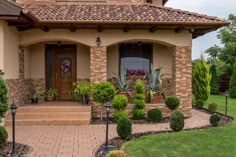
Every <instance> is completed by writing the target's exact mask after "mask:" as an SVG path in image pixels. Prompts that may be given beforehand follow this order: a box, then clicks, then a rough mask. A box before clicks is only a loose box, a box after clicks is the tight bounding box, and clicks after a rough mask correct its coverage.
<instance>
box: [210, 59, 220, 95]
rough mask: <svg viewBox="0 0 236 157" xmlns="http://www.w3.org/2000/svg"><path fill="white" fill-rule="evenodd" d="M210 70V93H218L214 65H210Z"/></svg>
mask: <svg viewBox="0 0 236 157" xmlns="http://www.w3.org/2000/svg"><path fill="white" fill-rule="evenodd" d="M210 72H211V83H210V85H211V94H219V84H218V80H217V79H218V77H217V73H216V65H214V64H213V65H211V67H210Z"/></svg>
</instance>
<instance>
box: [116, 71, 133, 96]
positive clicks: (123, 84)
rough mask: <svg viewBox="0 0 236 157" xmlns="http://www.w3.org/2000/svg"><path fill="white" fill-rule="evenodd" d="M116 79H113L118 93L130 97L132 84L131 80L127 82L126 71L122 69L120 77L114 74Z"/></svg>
mask: <svg viewBox="0 0 236 157" xmlns="http://www.w3.org/2000/svg"><path fill="white" fill-rule="evenodd" d="M114 75H115V76H116V77H114V79H115V81H116V82H117V85H118V92H127V93H129V95H130V91H129V88H130V85H131V84H132V83H133V80H132V79H130V80H127V69H126V68H124V67H122V68H121V71H120V75H118V74H116V73H114Z"/></svg>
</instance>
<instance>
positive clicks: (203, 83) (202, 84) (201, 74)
mask: <svg viewBox="0 0 236 157" xmlns="http://www.w3.org/2000/svg"><path fill="white" fill-rule="evenodd" d="M210 81H211V74H210V70H209V66H208V64H207V63H206V61H205V59H204V58H203V56H201V58H200V59H199V60H198V61H197V62H196V64H195V66H194V69H193V84H194V85H193V94H194V96H195V98H196V100H198V99H201V100H204V101H206V100H207V99H208V97H209V95H210V90H211V87H210Z"/></svg>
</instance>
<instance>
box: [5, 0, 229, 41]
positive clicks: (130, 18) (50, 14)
mask: <svg viewBox="0 0 236 157" xmlns="http://www.w3.org/2000/svg"><path fill="white" fill-rule="evenodd" d="M166 2H167V0H16V1H14V0H1V2H0V10H1V11H0V19H1V18H2V19H4V18H3V17H5V19H6V20H8V22H9V23H10V25H14V26H17V27H18V29H19V30H25V29H30V28H40V27H44V28H47V27H50V28H52V29H53V28H60V27H62V26H63V28H64V27H73V28H74V29H77V28H81V27H85V26H86V28H94V27H95V25H96V27H102V28H121V27H122V28H123V29H149V31H150V32H153V31H155V30H159V29H174V30H175V31H176V32H181V31H183V30H186V29H187V30H189V31H191V32H192V33H193V38H194V37H198V36H200V35H203V34H205V33H207V32H209V31H213V30H216V29H218V28H220V27H222V26H224V25H227V24H228V22H226V21H225V20H223V19H219V18H217V17H212V16H207V15H202V14H198V13H192V12H188V11H183V10H180V9H173V8H169V7H165V6H164V4H165V3H166ZM17 13H18V14H17ZM7 16H8V17H9V19H7ZM13 16H15V17H18V18H17V19H16V20H13V19H10V17H11V18H12V17H13ZM19 17H21V18H19ZM59 24H60V25H59ZM49 25H50V26H49ZM72 25H73V26H72Z"/></svg>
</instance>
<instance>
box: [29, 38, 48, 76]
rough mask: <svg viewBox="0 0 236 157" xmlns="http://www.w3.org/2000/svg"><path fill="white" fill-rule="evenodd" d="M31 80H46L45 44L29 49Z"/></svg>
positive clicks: (35, 45) (32, 46)
mask: <svg viewBox="0 0 236 157" xmlns="http://www.w3.org/2000/svg"><path fill="white" fill-rule="evenodd" d="M27 64H28V65H29V66H28V67H29V78H32V79H39V78H45V44H44V43H38V44H34V45H31V46H30V47H29V60H28V63H27Z"/></svg>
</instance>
